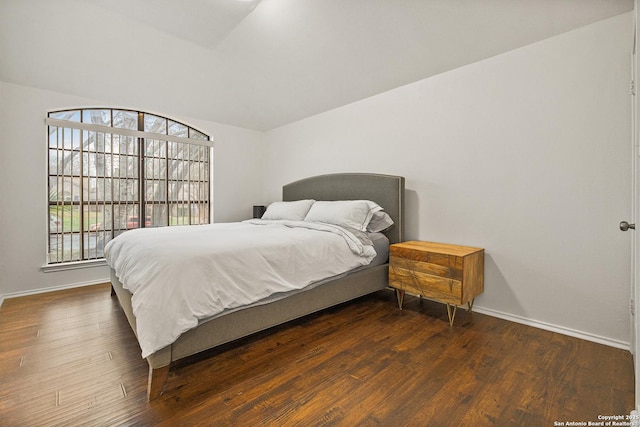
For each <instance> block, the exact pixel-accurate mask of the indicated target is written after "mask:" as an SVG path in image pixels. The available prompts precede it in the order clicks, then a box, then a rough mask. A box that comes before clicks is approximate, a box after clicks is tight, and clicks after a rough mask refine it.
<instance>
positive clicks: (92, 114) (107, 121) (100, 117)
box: [82, 110, 111, 126]
mask: <svg viewBox="0 0 640 427" xmlns="http://www.w3.org/2000/svg"><path fill="white" fill-rule="evenodd" d="M82 122H83V123H93V124H96V125H103V126H111V110H83V111H82Z"/></svg>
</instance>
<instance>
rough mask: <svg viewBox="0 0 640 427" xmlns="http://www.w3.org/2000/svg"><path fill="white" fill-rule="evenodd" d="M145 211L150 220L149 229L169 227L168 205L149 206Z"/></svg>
mask: <svg viewBox="0 0 640 427" xmlns="http://www.w3.org/2000/svg"><path fill="white" fill-rule="evenodd" d="M145 209H146V214H147V218H148V219H149V221H148V226H149V227H164V226H167V225H169V223H168V220H167V205H166V204H147V205H146V207H145Z"/></svg>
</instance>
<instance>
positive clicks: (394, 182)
mask: <svg viewBox="0 0 640 427" xmlns="http://www.w3.org/2000/svg"><path fill="white" fill-rule="evenodd" d="M301 199H315V200H360V199H362V200H372V201H374V202H376V203H377V204H379V205H380V206H382V207H383V208H384V210H385V212H387V213H388V214H389V216H391V218H392V219H393V221H394V223H395V224H394V225H393V227H391V228H390V229H389V230H387V231H385V234H386V235H387V237H388V238H389V242H390V243H398V242H402V241H403V239H404V178H403V177H401V176H393V175H380V174H368V173H338V174H330V175H319V176H314V177H311V178H305V179H301V180H300V181H295V182H292V183H290V184H287V185H285V186H284V187H282V200H284V201H291V200H301Z"/></svg>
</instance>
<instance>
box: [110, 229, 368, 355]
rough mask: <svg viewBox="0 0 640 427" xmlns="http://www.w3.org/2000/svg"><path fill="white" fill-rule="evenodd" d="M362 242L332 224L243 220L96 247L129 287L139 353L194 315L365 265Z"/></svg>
mask: <svg viewBox="0 0 640 427" xmlns="http://www.w3.org/2000/svg"><path fill="white" fill-rule="evenodd" d="M367 243H370V242H367V241H366V239H364V238H362V236H360V235H358V233H357V232H351V231H348V230H347V229H344V228H341V227H338V226H334V225H328V224H321V223H309V222H304V221H262V220H251V221H244V222H238V223H225V224H211V225H197V226H188V227H161V228H147V229H137V230H130V231H127V232H126V233H122V234H121V235H119V236H118V237H116V238H114V239H113V240H111V241H110V242H109V243H108V244H107V245H106V247H105V251H104V253H105V258H106V260H107V263H108V264H109V266H111V268H113V269H114V270H115V273H116V276H117V277H118V279H120V282H121V283H122V284H123V285H124V287H125V288H126V289H128V290H129V291H130V292H131V293H132V294H133V296H132V299H131V302H132V306H133V313H134V314H135V316H136V322H137V335H138V341H139V342H140V347H141V348H142V357H147V356H148V355H150V354H151V353H153V352H155V351H156V350H159V349H161V348H163V347H166V346H167V345H169V344H171V343H173V342H174V341H175V340H176V339H177V338H178V337H179V336H180V334H182V333H183V332H186V331H188V330H189V329H192V328H194V327H195V326H197V325H198V322H199V321H200V320H202V319H207V318H209V317H212V316H215V315H217V314H219V313H221V312H222V311H224V310H227V309H233V308H237V307H241V306H244V305H248V304H251V303H255V302H258V301H260V300H262V299H264V298H267V297H269V296H271V295H273V294H276V293H279V292H288V291H292V290H297V289H302V288H304V287H306V286H308V285H310V284H311V283H314V282H317V281H319V280H323V279H326V278H329V277H332V276H336V275H339V274H342V273H344V272H346V271H349V270H351V269H354V268H356V267H359V266H362V265H367V264H369V263H370V262H371V260H372V259H373V257H374V256H375V250H374V249H373V246H371V245H369V244H367Z"/></svg>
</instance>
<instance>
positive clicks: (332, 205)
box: [304, 200, 382, 231]
mask: <svg viewBox="0 0 640 427" xmlns="http://www.w3.org/2000/svg"><path fill="white" fill-rule="evenodd" d="M380 210H382V208H381V207H380V206H378V204H377V203H375V202H372V201H369V200H337V201H322V202H315V203H314V204H313V206H311V209H309V213H307V216H306V217H305V219H304V220H305V221H307V222H324V223H327V224H334V225H339V226H342V227H351V228H355V229H357V230H360V231H366V230H367V225H368V224H369V221H371V217H372V216H373V214H374V213H375V212H378V211H380Z"/></svg>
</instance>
